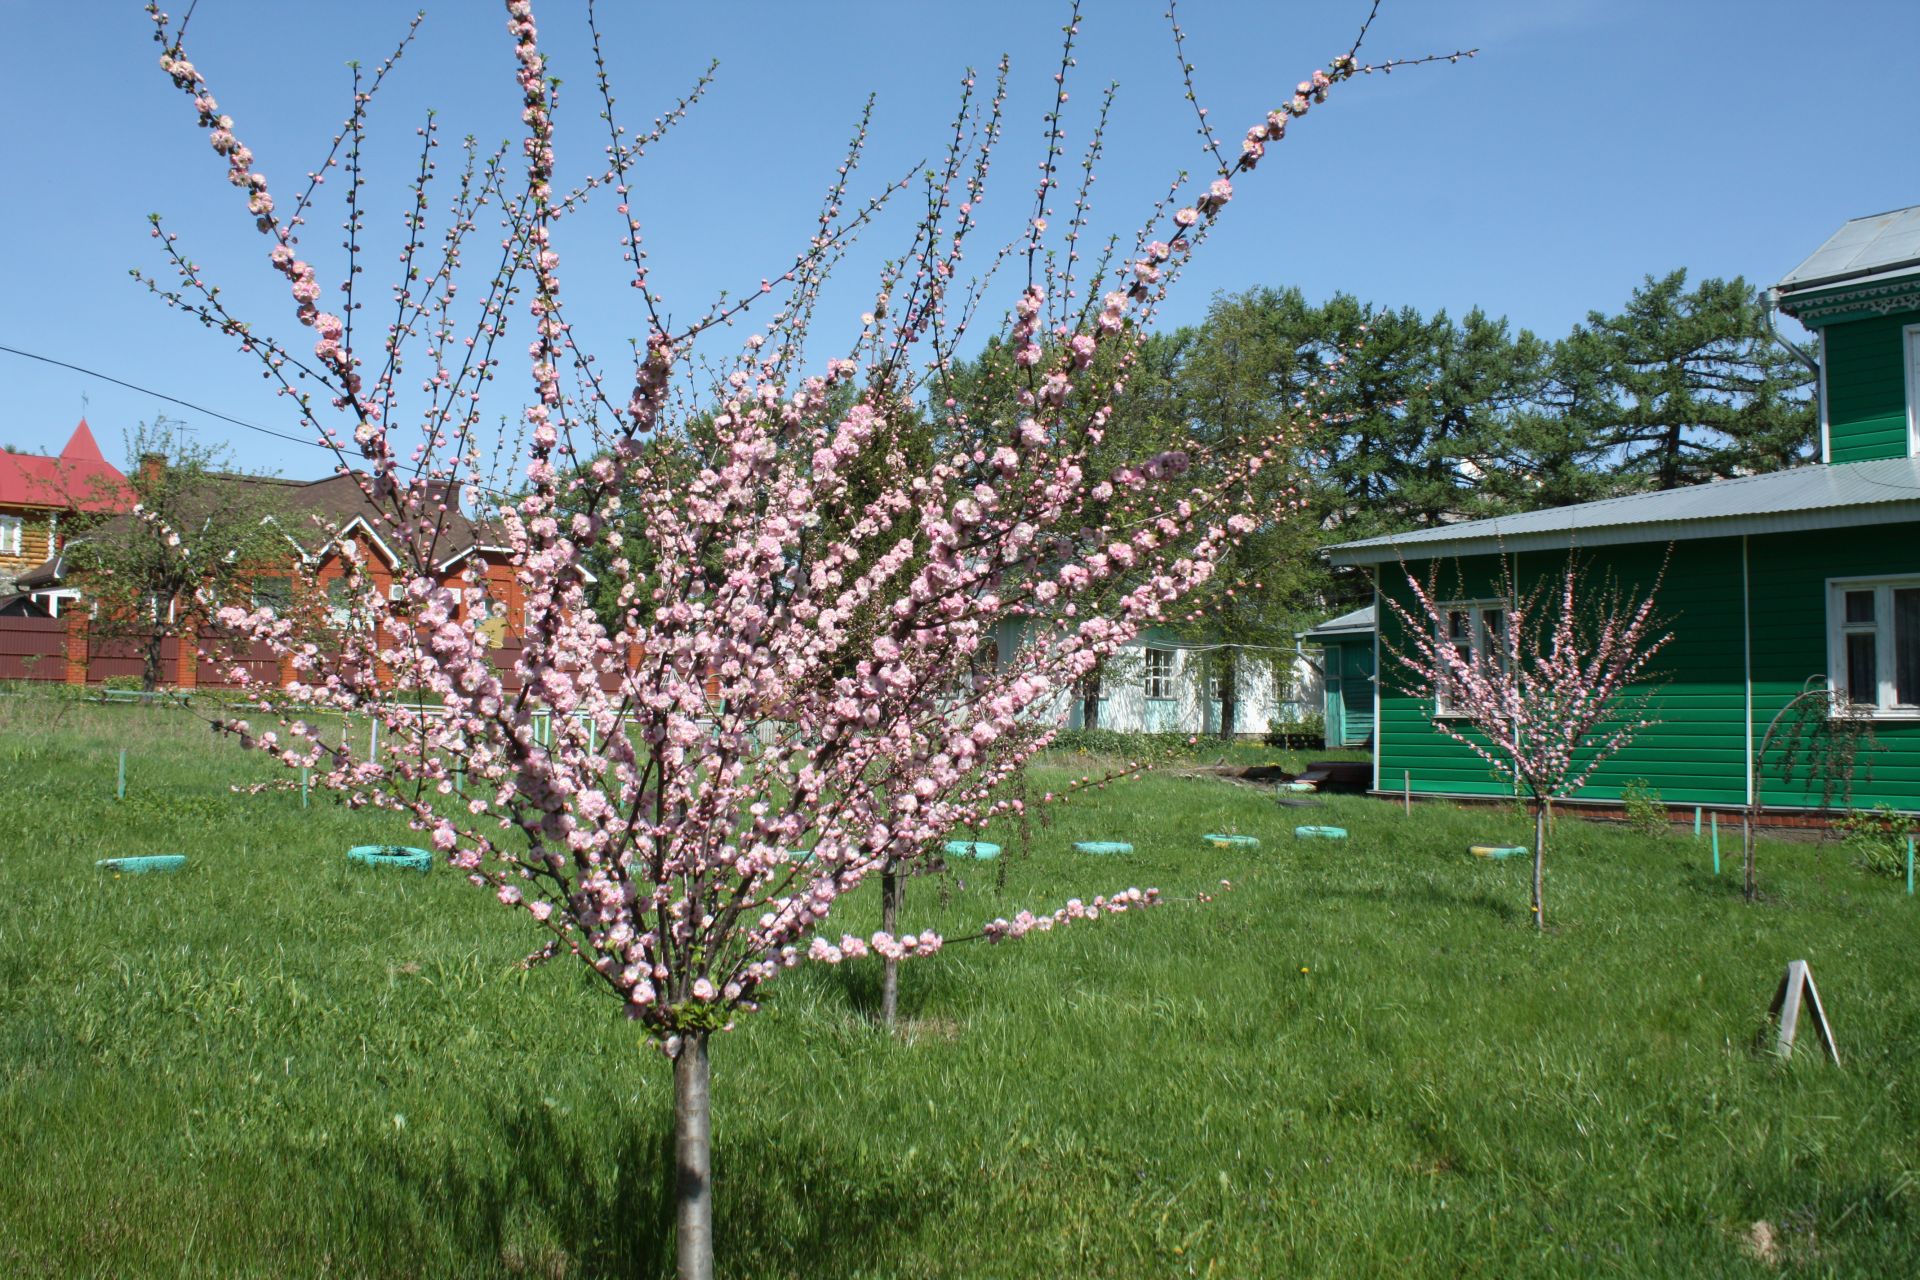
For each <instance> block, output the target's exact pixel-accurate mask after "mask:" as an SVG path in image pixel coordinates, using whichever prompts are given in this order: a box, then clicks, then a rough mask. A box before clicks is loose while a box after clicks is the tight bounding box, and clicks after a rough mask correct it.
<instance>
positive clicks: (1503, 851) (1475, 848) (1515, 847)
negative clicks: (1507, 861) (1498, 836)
mask: <svg viewBox="0 0 1920 1280" xmlns="http://www.w3.org/2000/svg"><path fill="white" fill-rule="evenodd" d="M1467 852H1468V853H1470V854H1472V855H1473V856H1474V857H1476V858H1524V857H1526V856H1527V854H1529V853H1530V852H1532V850H1530V849H1528V848H1527V847H1526V846H1525V845H1523V844H1476V845H1469V846H1468V847H1467Z"/></svg>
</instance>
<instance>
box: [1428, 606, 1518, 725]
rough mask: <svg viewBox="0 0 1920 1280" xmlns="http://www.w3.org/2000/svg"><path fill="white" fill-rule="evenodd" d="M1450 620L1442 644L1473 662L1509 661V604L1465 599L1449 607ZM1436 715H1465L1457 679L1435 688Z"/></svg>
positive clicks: (1500, 662)
mask: <svg viewBox="0 0 1920 1280" xmlns="http://www.w3.org/2000/svg"><path fill="white" fill-rule="evenodd" d="M1446 611H1447V620H1446V624H1445V626H1444V627H1442V628H1441V636H1440V640H1441V643H1442V644H1443V645H1445V646H1447V647H1449V648H1451V649H1452V650H1453V651H1454V652H1455V653H1456V654H1458V655H1459V656H1460V660H1461V661H1462V662H1465V663H1467V664H1469V665H1471V664H1473V663H1475V662H1478V661H1482V660H1486V661H1491V662H1494V663H1498V664H1500V665H1501V666H1504V665H1505V664H1506V658H1507V606H1506V604H1505V603H1504V602H1503V601H1499V600H1463V601H1460V602H1459V603H1457V604H1450V605H1447V606H1446ZM1433 714H1435V715H1436V716H1457V715H1462V714H1464V712H1463V710H1462V708H1461V707H1460V705H1459V700H1458V698H1457V697H1456V696H1455V693H1454V687H1453V682H1452V681H1451V680H1446V681H1442V682H1441V684H1440V687H1439V688H1438V689H1436V690H1434V697H1433Z"/></svg>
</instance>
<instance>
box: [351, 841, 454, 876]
mask: <svg viewBox="0 0 1920 1280" xmlns="http://www.w3.org/2000/svg"><path fill="white" fill-rule="evenodd" d="M347 861H348V862H357V863H359V864H360V865H361V866H363V867H392V868H395V869H396V870H400V871H418V872H420V873H421V874H422V875H425V874H426V873H427V872H428V871H430V870H432V869H433V855H432V854H431V853H428V852H427V851H426V850H425V849H409V848H408V847H407V846H405V845H400V844H359V845H355V846H354V847H353V848H351V849H349V850H347Z"/></svg>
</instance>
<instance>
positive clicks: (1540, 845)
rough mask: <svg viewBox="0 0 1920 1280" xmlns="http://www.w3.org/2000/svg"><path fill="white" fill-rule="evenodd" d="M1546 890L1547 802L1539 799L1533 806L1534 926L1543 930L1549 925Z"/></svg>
mask: <svg viewBox="0 0 1920 1280" xmlns="http://www.w3.org/2000/svg"><path fill="white" fill-rule="evenodd" d="M1546 892H1547V802H1546V801H1545V800H1538V801H1535V802H1534V806H1533V926H1534V928H1536V929H1540V930H1542V931H1544V930H1545V929H1546V927H1547V904H1546V902H1545V901H1544V899H1545V897H1546Z"/></svg>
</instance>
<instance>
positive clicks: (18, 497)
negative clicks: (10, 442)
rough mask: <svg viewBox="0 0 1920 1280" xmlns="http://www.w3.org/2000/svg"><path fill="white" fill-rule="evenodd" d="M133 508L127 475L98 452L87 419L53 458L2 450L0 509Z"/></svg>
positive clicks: (87, 509) (98, 509) (72, 509)
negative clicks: (58, 454)
mask: <svg viewBox="0 0 1920 1280" xmlns="http://www.w3.org/2000/svg"><path fill="white" fill-rule="evenodd" d="M132 506H133V490H132V488H131V487H130V486H129V485H128V484H127V478H126V477H125V476H124V475H122V474H120V472H119V470H118V469H117V468H115V467H114V466H113V464H112V463H110V462H108V461H107V460H106V459H105V458H104V457H102V456H101V455H100V446H99V445H98V444H97V443H95V441H94V438H93V432H92V431H91V430H90V429H89V428H88V427H87V420H86V419H85V418H82V419H80V425H79V426H77V427H75V428H74V429H73V435H72V437H71V438H69V439H68V440H67V445H66V448H64V449H62V450H61V451H60V456H59V457H57V458H48V457H43V456H41V455H40V454H37V453H0V507H59V508H63V509H66V510H70V511H126V510H130V509H131V508H132Z"/></svg>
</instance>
